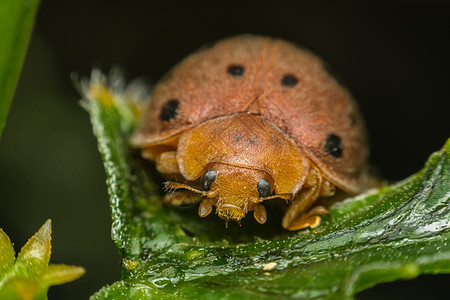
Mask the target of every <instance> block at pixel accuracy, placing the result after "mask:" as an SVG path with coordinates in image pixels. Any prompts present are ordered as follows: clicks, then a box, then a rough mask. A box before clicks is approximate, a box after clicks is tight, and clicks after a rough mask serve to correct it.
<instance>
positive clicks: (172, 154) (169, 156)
mask: <svg viewBox="0 0 450 300" xmlns="http://www.w3.org/2000/svg"><path fill="white" fill-rule="evenodd" d="M155 163H156V169H157V170H158V171H159V172H160V173H163V174H178V173H180V168H179V167H178V160H177V152H176V151H167V152H163V153H161V154H160V155H159V156H158V157H157V158H156V160H155Z"/></svg>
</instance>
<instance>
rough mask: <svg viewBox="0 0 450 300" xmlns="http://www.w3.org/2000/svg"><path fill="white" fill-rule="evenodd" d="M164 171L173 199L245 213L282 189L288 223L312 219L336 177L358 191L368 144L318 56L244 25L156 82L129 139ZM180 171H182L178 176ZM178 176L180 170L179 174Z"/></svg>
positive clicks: (227, 215) (257, 210) (259, 212)
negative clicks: (245, 28) (255, 33)
mask: <svg viewBox="0 0 450 300" xmlns="http://www.w3.org/2000/svg"><path fill="white" fill-rule="evenodd" d="M131 144H132V145H133V146H134V147H137V148H140V149H141V153H142V156H143V157H144V158H147V159H150V160H154V161H155V162H156V168H157V169H158V171H159V172H161V173H162V174H165V175H167V176H169V177H170V176H171V177H172V178H178V179H179V180H178V181H183V182H175V181H169V182H167V183H166V188H167V189H168V190H170V191H172V192H173V193H171V194H168V195H166V198H165V200H166V201H168V202H171V203H173V204H175V205H179V204H188V203H197V202H199V203H200V205H199V209H198V214H199V215H200V217H205V216H207V215H208V214H210V213H211V211H212V209H213V206H214V207H215V209H216V213H217V214H218V215H219V217H221V218H223V219H225V220H226V221H228V220H235V221H238V222H239V221H240V220H241V219H242V218H243V217H244V216H245V215H246V214H247V213H248V212H253V215H254V217H255V219H256V221H257V222H259V223H261V224H264V223H265V222H266V220H267V212H266V208H265V206H264V203H265V202H266V201H269V200H272V199H279V198H281V199H285V200H286V201H287V202H288V203H289V206H288V208H287V210H286V213H285V215H284V217H283V221H282V226H283V227H284V228H286V229H288V230H298V229H302V228H306V227H315V226H317V225H318V224H319V223H320V216H319V215H321V214H324V213H327V210H326V209H325V207H323V206H313V204H314V202H315V201H316V199H317V198H318V197H329V196H332V195H333V194H334V193H335V187H337V188H339V189H341V190H343V191H345V192H348V193H352V194H354V193H358V192H360V191H362V190H363V189H364V187H365V185H366V182H367V168H366V166H367V157H368V147H367V139H366V132H365V127H364V123H363V120H362V118H361V115H360V113H359V111H358V108H357V106H356V104H355V102H354V100H353V99H352V96H351V95H350V93H349V92H348V91H347V89H346V88H345V87H343V86H342V85H341V84H340V83H339V81H338V80H336V78H335V77H333V76H332V75H331V74H330V71H329V67H328V66H327V65H326V64H325V63H324V62H323V61H322V60H321V59H319V58H318V57H317V56H315V55H313V54H312V53H310V52H309V51H307V50H304V49H302V48H299V47H297V46H295V45H294V44H291V43H289V42H285V41H282V40H278V39H273V38H268V37H262V36H253V35H241V36H236V37H231V38H228V39H225V40H222V41H219V42H217V43H216V44H214V45H212V46H210V47H208V48H203V49H201V50H199V51H198V52H196V53H194V54H192V55H190V56H189V57H188V58H186V59H185V60H183V61H182V62H181V63H179V64H178V65H177V66H175V67H174V68H173V70H172V71H171V72H169V73H168V74H167V75H166V76H165V77H163V78H162V79H161V81H160V82H159V83H158V84H157V85H156V86H155V88H154V90H153V92H152V94H151V102H150V105H149V106H148V108H147V110H146V112H145V115H144V118H143V122H142V124H141V126H140V127H139V128H138V130H137V132H136V133H135V134H134V136H133V137H132V139H131ZM180 175H181V177H180ZM180 178H181V180H180Z"/></svg>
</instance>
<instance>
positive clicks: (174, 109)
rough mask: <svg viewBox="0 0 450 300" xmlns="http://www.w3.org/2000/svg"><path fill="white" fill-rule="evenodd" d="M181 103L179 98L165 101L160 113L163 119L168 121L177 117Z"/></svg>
mask: <svg viewBox="0 0 450 300" xmlns="http://www.w3.org/2000/svg"><path fill="white" fill-rule="evenodd" d="M179 105H180V101H179V100H177V99H171V100H168V101H167V102H166V103H164V105H163V108H162V110H161V114H160V115H159V118H160V119H161V121H164V122H168V121H170V120H172V119H175V118H176V116H177V115H178V106H179Z"/></svg>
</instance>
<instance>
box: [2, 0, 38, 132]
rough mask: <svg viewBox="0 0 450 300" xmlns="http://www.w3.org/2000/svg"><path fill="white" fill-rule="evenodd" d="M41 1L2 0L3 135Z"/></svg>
mask: <svg viewBox="0 0 450 300" xmlns="http://www.w3.org/2000/svg"><path fill="white" fill-rule="evenodd" d="M38 4H39V0H2V1H0V41H1V42H0V138H1V136H2V132H3V128H4V126H5V123H6V118H7V116H8V111H9V106H10V105H11V101H12V98H13V96H14V90H15V88H16V84H17V80H18V79H19V74H20V70H21V68H22V64H23V60H24V57H25V52H26V48H27V45H28V40H29V38H30V34H31V29H32V27H33V22H34V16H35V14H36V11H37V7H38Z"/></svg>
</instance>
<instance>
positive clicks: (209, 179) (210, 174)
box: [202, 169, 217, 191]
mask: <svg viewBox="0 0 450 300" xmlns="http://www.w3.org/2000/svg"><path fill="white" fill-rule="evenodd" d="M216 175H217V173H216V171H214V170H212V169H210V170H207V171H206V172H205V174H203V177H202V187H203V189H204V190H205V191H209V188H210V187H211V184H212V183H213V182H214V179H216Z"/></svg>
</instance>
